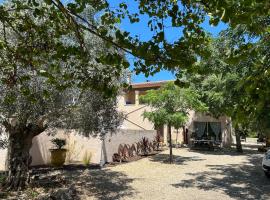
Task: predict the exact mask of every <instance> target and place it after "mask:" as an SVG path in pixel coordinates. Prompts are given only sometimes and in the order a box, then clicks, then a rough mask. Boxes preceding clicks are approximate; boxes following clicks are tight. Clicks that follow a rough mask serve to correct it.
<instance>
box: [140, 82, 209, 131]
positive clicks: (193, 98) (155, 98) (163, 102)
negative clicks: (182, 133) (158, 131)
mask: <svg viewBox="0 0 270 200" xmlns="http://www.w3.org/2000/svg"><path fill="white" fill-rule="evenodd" d="M199 97H200V96H199V94H198V93H197V92H196V91H195V90H192V89H190V88H180V87H178V86H176V85H175V84H174V83H173V82H171V83H168V84H166V85H164V86H162V87H161V88H160V89H159V90H150V91H148V92H147V94H146V95H143V96H142V97H141V99H140V100H141V101H142V102H144V103H146V104H148V105H149V106H151V107H152V108H153V111H151V112H144V113H143V116H144V118H147V119H148V120H149V121H151V122H153V123H154V124H155V126H160V125H164V124H167V125H168V124H170V125H171V126H174V127H175V128H180V127H181V126H183V125H184V124H185V122H186V121H187V119H188V114H189V113H188V112H189V111H190V110H195V111H199V112H204V111H206V110H207V107H206V106H205V104H204V103H202V102H201V101H200V100H199Z"/></svg>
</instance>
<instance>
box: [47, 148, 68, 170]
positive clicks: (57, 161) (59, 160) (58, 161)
mask: <svg viewBox="0 0 270 200" xmlns="http://www.w3.org/2000/svg"><path fill="white" fill-rule="evenodd" d="M50 151H51V164H52V166H54V167H62V166H63V165H64V163H65V160H66V153H67V150H66V149H51V150H50Z"/></svg>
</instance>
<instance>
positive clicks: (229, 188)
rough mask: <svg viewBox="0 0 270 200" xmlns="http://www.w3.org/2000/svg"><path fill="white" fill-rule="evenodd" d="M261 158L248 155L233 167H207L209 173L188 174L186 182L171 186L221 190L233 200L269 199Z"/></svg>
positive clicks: (269, 188) (269, 194) (267, 182)
mask: <svg viewBox="0 0 270 200" xmlns="http://www.w3.org/2000/svg"><path fill="white" fill-rule="evenodd" d="M261 159H262V156H261V155H259V154H257V155H255V154H254V155H248V156H247V161H246V162H244V163H243V164H239V165H235V164H231V165H207V167H208V168H209V171H208V170H207V171H203V172H199V173H189V174H188V175H190V176H191V178H190V179H188V180H182V181H181V182H180V183H177V184H173V186H174V187H177V188H194V187H196V188H199V189H202V190H223V191H224V192H225V193H226V194H227V195H229V196H230V197H231V198H234V199H239V200H240V199H245V200H264V199H265V200H267V199H270V180H269V179H268V178H266V177H265V176H264V173H263V171H262V169H261Z"/></svg>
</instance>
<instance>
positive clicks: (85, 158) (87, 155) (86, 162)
mask: <svg viewBox="0 0 270 200" xmlns="http://www.w3.org/2000/svg"><path fill="white" fill-rule="evenodd" d="M91 159H92V153H91V152H88V151H85V153H84V155H83V160H82V162H83V164H84V165H85V166H89V165H90V162H91Z"/></svg>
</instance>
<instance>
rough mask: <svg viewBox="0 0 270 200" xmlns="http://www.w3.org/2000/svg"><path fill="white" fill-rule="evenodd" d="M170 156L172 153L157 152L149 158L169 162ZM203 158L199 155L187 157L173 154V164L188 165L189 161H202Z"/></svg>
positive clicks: (154, 160) (153, 160)
mask: <svg viewBox="0 0 270 200" xmlns="http://www.w3.org/2000/svg"><path fill="white" fill-rule="evenodd" d="M169 158H170V155H168V154H157V155H155V156H153V157H151V158H150V159H149V160H150V161H152V162H160V163H169ZM202 160H205V159H202V158H200V157H199V156H192V157H186V156H176V155H173V164H176V165H187V162H192V161H202Z"/></svg>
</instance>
